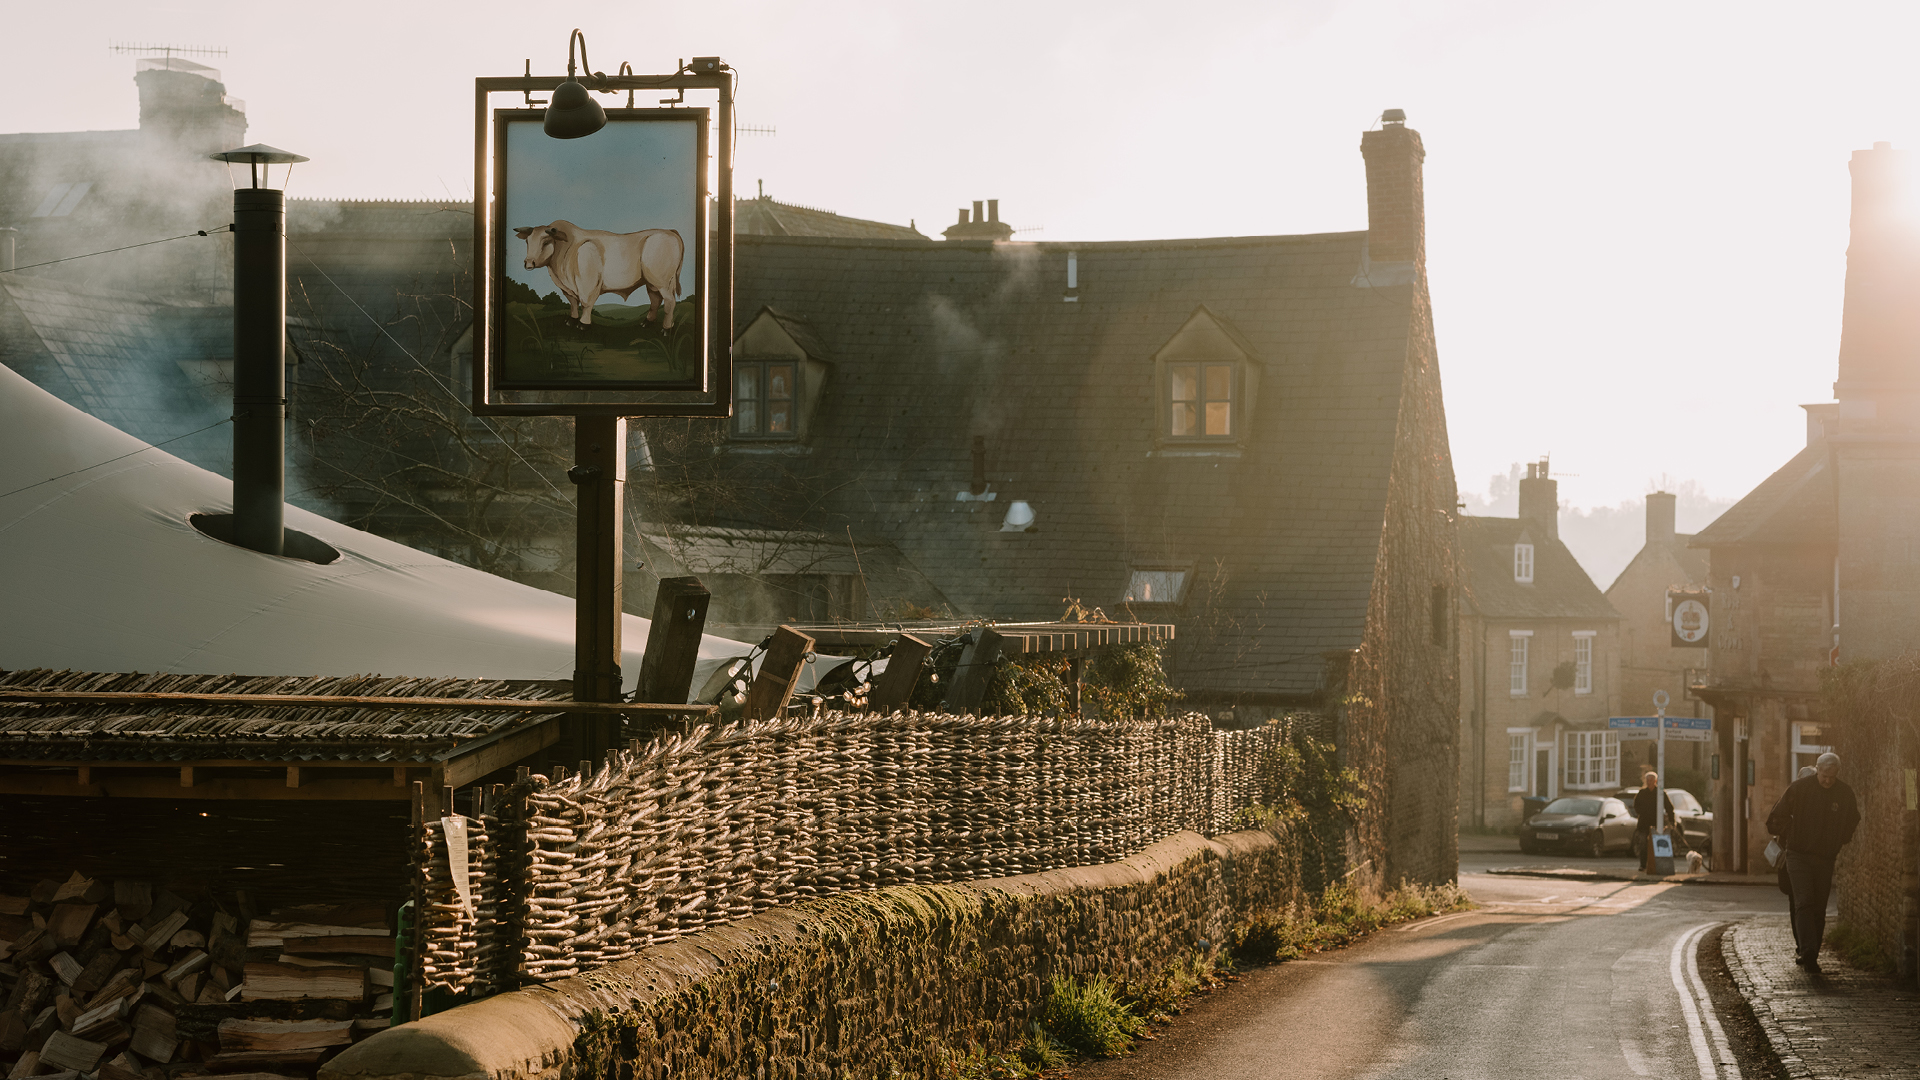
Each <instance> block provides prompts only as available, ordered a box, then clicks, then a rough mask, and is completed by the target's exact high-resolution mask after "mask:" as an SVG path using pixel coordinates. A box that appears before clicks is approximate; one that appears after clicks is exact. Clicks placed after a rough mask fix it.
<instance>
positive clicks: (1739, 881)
mask: <svg viewBox="0 0 1920 1080" xmlns="http://www.w3.org/2000/svg"><path fill="white" fill-rule="evenodd" d="M1681 865H1683V866H1684V865H1685V862H1684V861H1682V862H1681ZM1460 870H1461V872H1462V873H1483V874H1498V875H1501V876H1504V877H1541V878H1558V879H1560V880H1563V881H1632V882H1638V883H1642V884H1644V883H1647V882H1653V881H1665V882H1671V883H1673V884H1676V885H1774V884H1775V882H1774V876H1773V875H1772V874H1733V873H1727V872H1724V871H1719V870H1709V871H1707V872H1706V873H1703V874H1688V873H1679V874H1649V873H1647V872H1645V871H1644V870H1642V869H1640V866H1639V863H1638V861H1637V860H1635V859H1634V858H1633V857H1632V856H1631V855H1628V854H1626V853H1619V854H1615V855H1603V856H1601V857H1600V858H1597V859H1594V858H1586V857H1581V856H1575V855H1573V854H1572V853H1570V852H1553V853H1544V854H1531V853H1528V852H1523V851H1521V850H1520V841H1519V840H1517V839H1515V838H1514V837H1511V836H1498V835H1491V834H1484V833H1480V834H1475V833H1467V834H1462V835H1461V837H1460Z"/></svg>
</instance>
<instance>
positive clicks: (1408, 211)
mask: <svg viewBox="0 0 1920 1080" xmlns="http://www.w3.org/2000/svg"><path fill="white" fill-rule="evenodd" d="M1380 119H1381V121H1382V123H1381V125H1380V130H1378V131H1369V132H1367V133H1365V134H1363V135H1361V136H1360V156H1361V157H1362V158H1365V159H1366V163H1367V258H1368V261H1369V262H1370V263H1372V264H1373V267H1374V268H1376V269H1385V268H1384V267H1382V266H1381V264H1383V263H1385V264H1389V265H1391V264H1403V265H1404V266H1406V267H1407V268H1408V269H1409V270H1410V271H1413V273H1412V274H1411V275H1410V276H1408V277H1407V278H1406V279H1405V280H1407V281H1411V280H1413V279H1414V278H1416V277H1419V276H1422V275H1420V274H1419V272H1418V269H1417V268H1418V267H1421V266H1424V265H1425V263H1426V260H1427V211H1426V194H1425V190H1424V185H1423V181H1422V179H1421V174H1422V167H1423V163H1424V162H1425V161H1426V160H1427V151H1426V147H1424V146H1422V145H1421V143H1420V133H1419V132H1417V131H1415V130H1413V129H1412V128H1410V127H1408V126H1407V114H1406V113H1405V112H1403V111H1401V110H1399V109H1388V110H1387V111H1386V112H1384V113H1382V114H1381V116H1380ZM1379 283H1381V282H1378V281H1376V284H1379ZM1399 283H1402V284H1404V282H1399Z"/></svg>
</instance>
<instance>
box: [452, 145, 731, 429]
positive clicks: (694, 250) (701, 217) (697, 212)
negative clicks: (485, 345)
mask: <svg viewBox="0 0 1920 1080" xmlns="http://www.w3.org/2000/svg"><path fill="white" fill-rule="evenodd" d="M606 112H607V126H606V127H605V128H603V129H601V130H600V131H599V132H597V133H595V134H594V135H590V136H587V137H586V138H583V139H569V140H566V143H568V144H579V143H586V142H589V141H591V140H592V139H595V138H605V137H606V136H607V135H608V133H609V132H611V131H613V130H614V128H615V125H624V124H648V123H662V124H666V123H678V124H688V123H691V124H695V125H697V129H696V133H695V135H694V148H693V152H694V157H695V169H696V178H695V182H694V192H693V207H692V209H693V215H692V226H691V228H692V230H693V232H694V235H693V236H692V237H690V238H682V253H681V254H682V259H683V261H684V260H685V259H689V258H690V259H691V260H692V263H693V279H694V290H695V292H694V294H693V295H694V296H696V297H697V298H698V307H697V308H696V310H695V311H694V314H693V318H694V321H695V327H696V330H695V333H696V334H699V335H701V336H703V337H704V338H705V341H704V343H703V348H702V349H701V352H700V361H699V364H698V370H697V371H695V373H694V375H693V377H692V378H690V379H682V380H677V381H676V380H658V381H656V382H655V383H654V384H653V385H650V386H643V385H635V384H637V383H640V382H643V381H644V380H630V381H625V382H623V381H620V380H611V381H601V382H595V381H592V380H587V379H575V380H548V381H542V380H538V379H520V380H512V381H509V380H508V379H506V378H505V377H504V376H505V372H504V370H503V365H502V364H501V363H500V356H499V353H500V351H501V348H502V346H503V345H505V343H506V341H507V332H508V327H507V325H506V319H505V313H506V305H505V304H504V303H503V302H502V298H501V296H500V291H501V288H502V283H503V282H505V281H508V280H510V278H509V275H508V273H507V260H508V258H510V257H512V254H511V251H510V250H509V249H511V248H513V247H515V246H516V245H514V244H513V242H512V239H511V238H510V237H509V232H510V230H512V229H513V228H514V225H513V223H512V222H511V221H509V220H508V219H507V216H506V214H505V213H504V212H503V211H501V210H500V207H499V205H498V203H499V201H500V199H501V197H502V196H505V195H506V193H507V192H509V191H510V190H511V183H512V176H511V174H510V172H509V170H508V163H507V158H508V135H507V132H508V128H509V127H510V126H511V125H515V124H538V123H539V122H540V120H541V118H542V117H543V116H544V115H545V112H544V110H541V109H495V110H493V136H494V164H493V169H494V172H493V176H494V187H495V191H494V192H493V200H492V201H493V202H494V203H495V205H494V208H493V209H494V212H493V213H491V214H490V215H489V217H490V219H491V221H492V228H491V229H490V230H489V234H488V242H489V244H490V245H491V248H490V250H489V252H488V261H489V263H490V264H491V265H490V267H489V270H488V272H489V273H490V274H491V275H492V288H491V299H492V305H493V310H490V311H488V312H487V313H486V317H487V318H488V319H489V320H491V323H492V326H491V329H490V332H489V334H488V342H489V345H490V348H489V349H488V365H487V371H488V378H489V381H490V385H491V386H492V387H494V388H497V389H498V390H500V391H502V392H508V393H513V392H526V393H541V392H560V393H580V392H586V391H619V392H633V393H641V394H651V393H660V392H663V391H666V392H671V391H690V390H691V391H704V390H705V389H706V386H705V385H704V384H705V382H706V377H707V369H708V367H709V364H708V356H709V354H710V352H711V350H712V349H713V341H712V328H711V326H710V325H709V318H708V316H709V312H710V310H711V301H710V298H709V297H707V296H706V295H705V290H704V289H701V287H700V286H701V284H702V283H703V282H705V281H706V280H707V278H708V273H707V270H708V264H707V246H708V245H707V236H708V234H709V233H710V232H711V231H712V230H711V229H710V228H709V227H708V221H707V204H708V201H709V199H710V198H711V193H710V192H708V191H707V155H708V149H707V148H708V143H709V128H710V125H709V123H708V118H709V112H708V110H706V109H704V108H684V109H608V110H607V111H606ZM541 138H546V136H545V135H544V134H543V135H542V136H541ZM522 224H523V225H525V224H532V222H530V221H529V222H522ZM540 224H545V222H541V223H540ZM538 273H539V272H536V275H537V274H538ZM548 273H551V271H548ZM639 295H640V296H641V297H642V298H645V297H646V295H647V294H646V292H645V291H639ZM682 299H685V298H684V297H683V298H682ZM628 300H629V304H631V302H632V298H631V297H629V298H628Z"/></svg>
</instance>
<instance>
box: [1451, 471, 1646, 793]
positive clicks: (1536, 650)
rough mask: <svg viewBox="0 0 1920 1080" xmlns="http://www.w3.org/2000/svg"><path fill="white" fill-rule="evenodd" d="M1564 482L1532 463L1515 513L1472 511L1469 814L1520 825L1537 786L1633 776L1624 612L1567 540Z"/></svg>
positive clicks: (1463, 768) (1467, 633)
mask: <svg viewBox="0 0 1920 1080" xmlns="http://www.w3.org/2000/svg"><path fill="white" fill-rule="evenodd" d="M1559 516H1560V507H1559V484H1558V482H1556V481H1555V480H1553V479H1552V477H1551V476H1549V475H1548V472H1547V463H1546V462H1545V461H1541V462H1538V463H1530V464H1528V466H1527V475H1526V477H1525V478H1524V479H1522V480H1521V481H1520V513H1519V516H1518V517H1514V518H1486V517H1464V516H1463V517H1462V518H1461V519H1460V550H1461V556H1462V566H1463V567H1464V569H1465V583H1464V588H1463V592H1462V595H1463V603H1462V604H1461V606H1460V620H1459V624H1460V745H1461V747H1462V751H1461V754H1460V792H1461V801H1460V818H1461V823H1462V824H1465V825H1471V826H1477V827H1486V828H1510V827H1512V826H1515V825H1518V824H1520V823H1521V820H1522V817H1521V815H1522V801H1523V800H1524V799H1525V798H1527V797H1528V796H1537V797H1541V798H1556V797H1558V796H1560V795H1562V794H1569V793H1574V792H1599V791H1606V792H1611V791H1613V790H1615V789H1617V788H1619V787H1620V786H1621V784H1622V779H1623V778H1622V774H1621V768H1620V762H1621V758H1620V754H1621V751H1620V739H1619V736H1618V734H1617V733H1615V732H1613V731H1610V730H1608V727H1607V718H1608V717H1609V716H1612V715H1616V714H1617V712H1618V709H1619V703H1620V687H1621V673H1620V616H1619V613H1618V612H1616V611H1615V610H1614V608H1613V606H1612V605H1611V604H1609V603H1608V602H1607V598H1606V597H1605V596H1602V595H1601V593H1600V590H1599V588H1598V587H1596V586H1595V585H1594V583H1593V579H1592V578H1590V577H1588V576H1587V572H1586V570H1584V569H1583V568H1582V567H1581V566H1580V563H1579V561H1578V560H1576V559H1575V558H1574V557H1573V553H1572V552H1571V551H1568V550H1567V547H1566V545H1565V544H1563V543H1561V542H1560V528H1559Z"/></svg>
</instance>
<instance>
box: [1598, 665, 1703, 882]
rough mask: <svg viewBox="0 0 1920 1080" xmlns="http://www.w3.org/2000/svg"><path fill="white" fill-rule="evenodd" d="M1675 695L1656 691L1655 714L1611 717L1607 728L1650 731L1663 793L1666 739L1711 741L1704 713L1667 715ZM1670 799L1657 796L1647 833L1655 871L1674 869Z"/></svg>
mask: <svg viewBox="0 0 1920 1080" xmlns="http://www.w3.org/2000/svg"><path fill="white" fill-rule="evenodd" d="M1671 701H1672V698H1671V696H1670V695H1668V693H1667V692H1666V691H1665V690H1655V691H1654V692H1653V709H1654V715H1652V716H1609V717H1607V727H1608V728H1610V729H1613V730H1617V731H1631V732H1635V733H1637V734H1638V735H1639V736H1640V737H1641V738H1645V737H1646V735H1647V733H1648V732H1651V733H1652V734H1653V738H1654V741H1655V747H1656V750H1655V755H1656V757H1655V764H1654V769H1655V773H1656V776H1657V782H1658V786H1659V790H1660V793H1661V795H1662V796H1664V795H1665V793H1666V790H1667V741H1668V740H1669V739H1671V740H1673V741H1674V742H1712V741H1713V721H1712V720H1711V719H1708V718H1707V717H1703V716H1668V715H1667V705H1668V704H1669V703H1670V702H1671ZM1666 817H1667V800H1666V799H1665V798H1664V797H1661V798H1656V799H1655V800H1654V802H1653V822H1654V824H1653V830H1652V831H1651V832H1650V833H1649V834H1648V840H1649V843H1648V845H1647V858H1648V859H1649V860H1650V863H1649V865H1648V867H1647V868H1648V869H1649V870H1652V871H1653V872H1655V873H1671V872H1672V869H1673V840H1672V838H1670V837H1668V836H1667V835H1666V827H1667V820H1666Z"/></svg>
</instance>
